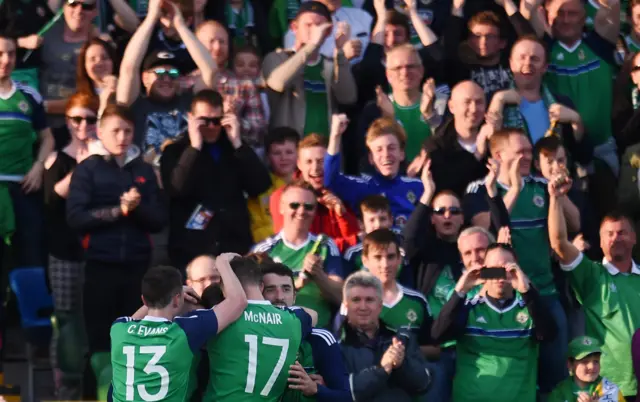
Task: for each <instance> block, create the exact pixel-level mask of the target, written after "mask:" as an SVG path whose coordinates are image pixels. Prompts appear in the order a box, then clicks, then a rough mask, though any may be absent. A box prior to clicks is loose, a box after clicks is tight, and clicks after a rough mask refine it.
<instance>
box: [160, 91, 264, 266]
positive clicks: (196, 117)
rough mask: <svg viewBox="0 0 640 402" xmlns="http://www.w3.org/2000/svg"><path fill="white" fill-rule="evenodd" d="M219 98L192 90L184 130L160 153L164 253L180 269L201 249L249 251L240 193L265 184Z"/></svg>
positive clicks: (259, 164)
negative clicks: (165, 205)
mask: <svg viewBox="0 0 640 402" xmlns="http://www.w3.org/2000/svg"><path fill="white" fill-rule="evenodd" d="M222 103H223V100H222V96H221V95H220V94H219V93H218V92H215V91H213V90H210V89H205V90H203V91H201V92H198V93H197V94H196V95H195V96H194V98H193V101H192V102H191V111H190V112H189V113H188V129H187V135H185V136H182V137H181V138H179V139H178V140H177V141H176V142H174V143H173V144H171V145H168V146H167V147H166V148H165V150H164V153H163V155H162V158H161V159H160V172H161V175H162V183H163V185H164V189H165V190H166V192H167V195H168V196H169V198H170V219H169V249H168V252H169V257H170V258H171V261H172V263H173V265H174V266H175V267H177V268H179V269H181V270H183V271H184V269H185V267H186V266H187V264H188V263H189V262H190V261H191V260H193V259H194V258H195V257H197V256H199V255H202V254H211V255H218V254H220V253H223V252H234V253H238V254H244V253H246V252H247V251H249V247H250V246H251V244H252V243H253V241H252V238H251V233H250V231H249V227H250V224H249V212H248V210H247V202H246V199H245V194H247V195H248V196H249V197H257V196H259V195H260V194H262V193H263V192H265V191H266V190H267V189H268V188H269V186H271V178H270V176H269V171H268V170H267V168H266V167H265V166H264V165H263V164H262V161H261V160H260V159H259V158H258V156H257V155H256V154H255V152H254V151H253V149H251V147H249V146H248V145H246V144H244V143H242V141H241V139H240V123H239V122H238V118H237V116H236V115H234V114H230V113H228V114H224V113H223V110H222V109H223V106H222ZM183 273H184V272H183Z"/></svg>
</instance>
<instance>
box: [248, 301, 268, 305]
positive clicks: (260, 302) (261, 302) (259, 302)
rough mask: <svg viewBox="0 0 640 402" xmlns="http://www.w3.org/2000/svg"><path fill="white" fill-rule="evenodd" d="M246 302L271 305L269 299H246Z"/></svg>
mask: <svg viewBox="0 0 640 402" xmlns="http://www.w3.org/2000/svg"><path fill="white" fill-rule="evenodd" d="M247 303H249V304H265V305H271V302H270V301H269V300H247Z"/></svg>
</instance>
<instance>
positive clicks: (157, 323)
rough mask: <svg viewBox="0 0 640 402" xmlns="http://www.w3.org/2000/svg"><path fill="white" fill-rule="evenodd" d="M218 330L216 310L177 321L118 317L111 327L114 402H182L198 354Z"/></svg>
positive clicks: (184, 317) (194, 312)
mask: <svg viewBox="0 0 640 402" xmlns="http://www.w3.org/2000/svg"><path fill="white" fill-rule="evenodd" d="M217 332H218V320H217V318H216V315H215V313H214V312H213V310H196V311H193V312H191V313H190V314H189V315H187V316H183V317H176V318H175V319H174V320H173V321H169V320H167V319H165V318H159V317H151V316H146V317H144V318H143V319H142V320H133V319H132V318H131V317H123V318H119V319H117V320H116V321H115V322H114V323H113V325H112V326H111V365H112V368H113V376H112V385H113V400H114V401H170V402H184V400H185V399H186V397H187V396H188V393H189V379H190V374H191V366H192V362H193V359H194V356H195V354H197V353H199V351H200V348H201V347H202V346H204V344H205V343H206V341H207V340H208V339H210V338H211V337H213V336H215V335H216V333H217Z"/></svg>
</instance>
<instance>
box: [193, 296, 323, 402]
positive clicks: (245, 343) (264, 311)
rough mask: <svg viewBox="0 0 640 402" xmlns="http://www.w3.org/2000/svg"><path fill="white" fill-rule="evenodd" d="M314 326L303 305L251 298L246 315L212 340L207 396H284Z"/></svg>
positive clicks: (236, 400) (209, 400) (237, 401)
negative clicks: (283, 306)
mask: <svg viewBox="0 0 640 402" xmlns="http://www.w3.org/2000/svg"><path fill="white" fill-rule="evenodd" d="M311 326H312V325H311V317H310V316H309V315H308V314H307V313H306V312H305V311H304V310H302V309H300V308H297V307H293V308H291V309H280V308H278V307H275V306H273V305H272V304H271V303H270V302H269V301H266V300H249V305H248V306H247V308H246V309H245V310H244V312H243V313H242V315H241V316H240V318H239V319H238V320H236V321H235V322H234V323H233V324H231V325H230V326H229V327H227V329H225V330H224V331H223V332H222V333H220V335H218V336H217V337H215V338H213V339H211V340H210V341H209V342H208V343H207V353H208V354H209V367H210V369H209V370H210V375H209V385H208V386H207V391H206V393H205V395H204V398H203V401H204V402H213V401H225V402H248V401H267V402H269V401H270V402H277V401H279V400H280V398H281V397H282V394H283V393H284V391H285V389H286V388H287V385H288V383H287V378H288V377H289V366H290V365H292V364H294V363H295V361H296V356H297V352H298V349H299V347H300V342H301V341H302V339H304V338H306V337H307V336H308V335H309V334H310V333H311Z"/></svg>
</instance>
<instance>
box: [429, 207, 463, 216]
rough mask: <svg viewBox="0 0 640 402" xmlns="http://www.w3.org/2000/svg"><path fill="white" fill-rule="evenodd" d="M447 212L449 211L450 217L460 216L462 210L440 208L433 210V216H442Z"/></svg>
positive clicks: (458, 208) (457, 208)
mask: <svg viewBox="0 0 640 402" xmlns="http://www.w3.org/2000/svg"><path fill="white" fill-rule="evenodd" d="M447 211H449V214H451V215H460V214H462V208H460V207H448V208H447V207H440V208H435V209H434V210H433V213H434V215H444V214H445V213H446V212H447Z"/></svg>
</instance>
